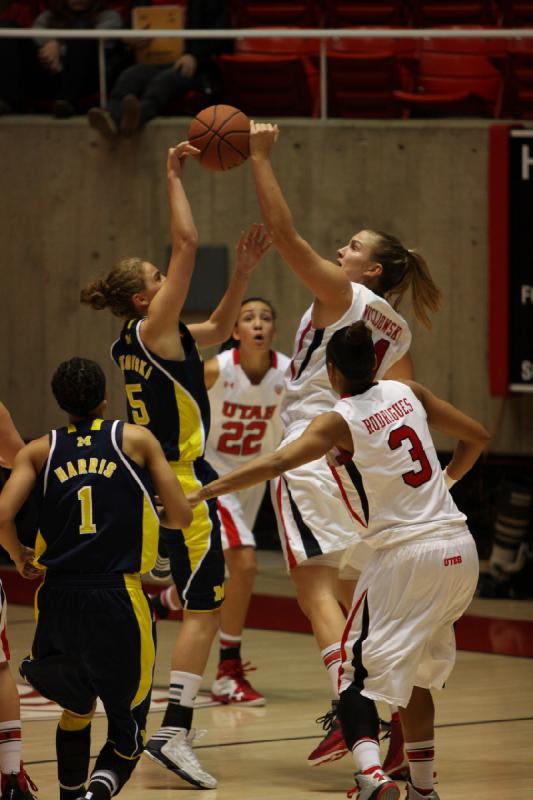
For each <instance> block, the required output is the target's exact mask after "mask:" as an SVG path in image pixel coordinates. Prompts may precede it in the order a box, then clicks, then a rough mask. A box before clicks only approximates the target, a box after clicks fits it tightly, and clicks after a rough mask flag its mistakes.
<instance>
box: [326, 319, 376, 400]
mask: <svg viewBox="0 0 533 800" xmlns="http://www.w3.org/2000/svg"><path fill="white" fill-rule="evenodd" d="M326 361H329V362H330V363H332V364H333V365H334V366H335V367H337V369H338V370H339V371H340V372H341V373H342V374H343V375H344V377H345V378H346V379H347V380H348V381H350V382H351V383H352V384H357V385H358V386H359V385H361V384H368V383H369V382H371V381H372V378H373V375H374V370H375V366H376V354H375V352H374V343H373V341H372V333H371V331H370V328H369V327H368V326H367V324H366V323H365V322H363V320H359V321H358V322H354V323H353V324H352V325H347V326H346V327H345V328H341V329H340V330H338V331H335V333H334V334H333V336H332V337H331V339H330V340H329V342H328V343H327V345H326Z"/></svg>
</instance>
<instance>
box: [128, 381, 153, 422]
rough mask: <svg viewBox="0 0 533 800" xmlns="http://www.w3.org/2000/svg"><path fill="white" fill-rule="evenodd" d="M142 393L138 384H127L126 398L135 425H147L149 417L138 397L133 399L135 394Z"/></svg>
mask: <svg viewBox="0 0 533 800" xmlns="http://www.w3.org/2000/svg"><path fill="white" fill-rule="evenodd" d="M139 392H142V386H141V384H140V383H127V384H126V395H127V396H128V405H129V407H130V409H131V418H132V419H133V421H134V423H135V424H136V425H148V423H149V422H150V417H149V416H148V411H147V410H146V406H145V405H144V402H143V401H142V400H141V398H140V397H135V395H136V394H138V393H139Z"/></svg>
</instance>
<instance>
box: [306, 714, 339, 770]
mask: <svg viewBox="0 0 533 800" xmlns="http://www.w3.org/2000/svg"><path fill="white" fill-rule="evenodd" d="M337 705H338V700H333V701H332V703H331V708H330V710H329V711H327V712H326V713H325V714H324V716H323V717H318V719H317V722H319V723H320V724H321V725H322V728H323V729H324V730H325V731H326V735H325V736H324V738H323V739H322V741H321V742H320V744H319V745H318V747H315V749H314V750H313V752H312V753H311V754H310V755H309V756H307V761H308V763H309V764H312V766H314V767H317V766H319V765H320V764H327V763H328V761H338V759H339V758H342V757H343V756H345V755H346V753H347V752H348V748H347V747H346V742H345V741H344V736H343V734H342V728H341V723H340V721H339V718H338V716H337Z"/></svg>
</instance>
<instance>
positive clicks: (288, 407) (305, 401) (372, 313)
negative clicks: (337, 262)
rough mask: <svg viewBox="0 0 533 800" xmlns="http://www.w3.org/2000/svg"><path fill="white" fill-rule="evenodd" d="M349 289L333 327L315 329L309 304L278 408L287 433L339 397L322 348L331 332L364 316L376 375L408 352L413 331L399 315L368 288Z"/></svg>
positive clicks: (303, 424)
mask: <svg viewBox="0 0 533 800" xmlns="http://www.w3.org/2000/svg"><path fill="white" fill-rule="evenodd" d="M352 289H353V296H352V303H351V305H350V308H349V309H348V310H347V311H346V313H345V314H343V316H342V317H341V318H340V319H339V320H337V321H336V322H334V323H333V324H332V325H328V326H327V327H326V328H313V325H312V321H311V317H312V311H313V306H311V307H310V308H309V309H308V310H307V311H306V312H305V314H304V315H303V317H302V321H301V322H300V327H299V328H298V331H297V333H296V338H295V343H294V354H293V357H292V360H291V363H290V370H289V372H288V374H287V378H288V381H287V390H286V392H285V397H284V400H283V405H282V409H281V420H282V422H283V427H284V432H285V435H287V434H289V433H290V432H291V431H292V430H294V429H298V428H302V427H306V426H307V425H308V424H309V422H310V421H311V420H312V419H314V418H315V417H316V416H318V414H322V413H323V412H324V411H331V409H332V408H333V406H334V404H335V402H336V400H337V396H336V395H335V393H334V392H333V390H332V388H331V386H330V383H329V378H328V373H327V369H326V346H327V343H328V342H329V340H330V339H331V337H332V336H333V334H334V333H335V331H338V330H339V329H340V328H344V327H346V325H351V324H352V323H353V322H357V321H358V320H360V319H363V320H365V322H366V323H367V324H368V325H369V327H370V329H371V331H372V340H373V342H374V347H375V350H376V356H377V361H378V368H377V372H376V377H378V378H380V377H382V376H383V375H384V374H385V373H386V372H387V370H388V369H389V367H391V366H392V365H393V364H394V363H395V362H396V361H398V359H400V358H401V357H402V356H403V355H405V353H406V352H407V351H408V350H409V346H410V344H411V332H410V330H409V326H408V325H407V322H406V321H405V320H404V319H403V317H402V316H400V314H398V313H397V312H396V311H395V310H394V309H393V308H392V306H391V305H390V304H389V303H387V301H386V300H385V299H384V298H383V297H379V296H378V295H377V294H374V292H372V291H371V290H370V289H367V288H366V286H363V285H362V284H360V283H352Z"/></svg>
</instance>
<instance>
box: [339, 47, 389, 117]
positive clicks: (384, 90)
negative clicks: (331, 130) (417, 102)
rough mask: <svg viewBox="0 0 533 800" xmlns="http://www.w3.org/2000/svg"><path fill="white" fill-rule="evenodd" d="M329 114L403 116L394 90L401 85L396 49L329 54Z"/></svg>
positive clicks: (345, 115)
mask: <svg viewBox="0 0 533 800" xmlns="http://www.w3.org/2000/svg"><path fill="white" fill-rule="evenodd" d="M327 75H328V116H330V117H349V118H352V119H353V118H369V117H370V118H375V117H378V118H391V117H398V116H401V106H400V104H399V103H398V101H397V100H396V97H395V91H396V90H398V89H400V88H401V86H402V81H401V76H400V69H399V64H398V59H397V58H396V54H395V53H394V51H393V50H383V51H381V52H379V51H374V52H368V53H363V54H361V55H358V54H355V53H340V52H334V51H333V50H331V51H330V52H329V53H328V57H327Z"/></svg>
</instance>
